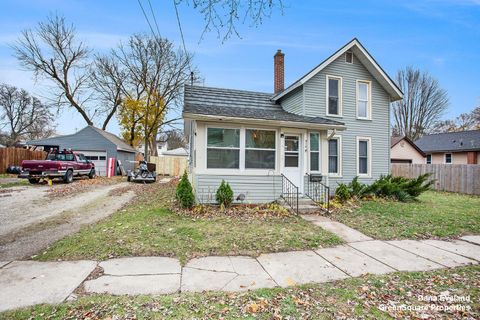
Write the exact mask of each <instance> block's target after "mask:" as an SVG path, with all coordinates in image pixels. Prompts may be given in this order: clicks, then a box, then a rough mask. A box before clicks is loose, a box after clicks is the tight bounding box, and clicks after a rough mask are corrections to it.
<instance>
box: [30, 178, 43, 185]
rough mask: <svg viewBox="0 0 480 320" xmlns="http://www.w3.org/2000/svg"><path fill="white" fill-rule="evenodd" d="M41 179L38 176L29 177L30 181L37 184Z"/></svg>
mask: <svg viewBox="0 0 480 320" xmlns="http://www.w3.org/2000/svg"><path fill="white" fill-rule="evenodd" d="M39 181H40V179H38V178H28V182H30V183H31V184H37V183H38V182H39Z"/></svg>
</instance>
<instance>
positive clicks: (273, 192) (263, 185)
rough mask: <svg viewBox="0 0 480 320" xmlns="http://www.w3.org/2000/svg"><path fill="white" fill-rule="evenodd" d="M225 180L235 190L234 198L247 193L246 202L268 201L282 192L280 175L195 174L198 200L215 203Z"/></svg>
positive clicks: (194, 180) (194, 182) (274, 198)
mask: <svg viewBox="0 0 480 320" xmlns="http://www.w3.org/2000/svg"><path fill="white" fill-rule="evenodd" d="M222 180H225V181H226V182H228V183H229V184H230V187H231V188H232V190H233V195H234V199H236V198H237V197H238V195H239V194H241V193H243V194H244V195H245V200H244V203H267V202H272V201H274V200H276V199H278V198H279V197H280V195H281V192H282V178H281V176H279V175H270V176H268V175H212V174H195V175H194V176H193V184H194V189H195V194H196V196H197V201H198V202H200V203H214V202H215V193H216V192H217V189H218V187H219V186H220V184H221V183H222Z"/></svg>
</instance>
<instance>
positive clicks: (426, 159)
mask: <svg viewBox="0 0 480 320" xmlns="http://www.w3.org/2000/svg"><path fill="white" fill-rule="evenodd" d="M428 156H430V163H428ZM425 163H426V164H432V155H431V154H427V155H426V156H425Z"/></svg>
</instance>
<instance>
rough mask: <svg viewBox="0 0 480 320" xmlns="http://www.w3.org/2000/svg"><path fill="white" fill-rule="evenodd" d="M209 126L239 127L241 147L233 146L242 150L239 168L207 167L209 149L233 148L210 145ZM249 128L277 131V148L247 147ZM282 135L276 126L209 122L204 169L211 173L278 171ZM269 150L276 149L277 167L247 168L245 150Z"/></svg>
mask: <svg viewBox="0 0 480 320" xmlns="http://www.w3.org/2000/svg"><path fill="white" fill-rule="evenodd" d="M209 128H217V129H239V130H240V147H239V148H233V149H235V150H239V151H240V155H239V168H208V167H207V162H208V161H207V160H208V156H207V152H208V149H209V148H210V149H232V148H229V147H208V129H209ZM247 129H252V130H265V131H274V132H275V149H256V148H246V141H245V135H246V130H247ZM279 140H280V137H279V134H278V129H276V128H264V127H250V126H241V125H240V126H239V125H234V124H227V123H225V124H208V125H205V149H204V152H205V165H204V168H203V170H205V173H211V174H230V173H231V174H247V173H251V174H263V173H265V174H268V173H271V172H272V171H274V172H277V171H278V167H279V162H278V159H279V153H280V147H279V143H280V141H279ZM247 149H248V150H268V151H272V150H273V151H275V169H261V168H245V150H247Z"/></svg>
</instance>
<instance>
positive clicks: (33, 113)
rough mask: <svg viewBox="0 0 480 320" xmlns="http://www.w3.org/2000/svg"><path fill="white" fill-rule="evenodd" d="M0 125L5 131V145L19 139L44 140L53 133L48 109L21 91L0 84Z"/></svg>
mask: <svg viewBox="0 0 480 320" xmlns="http://www.w3.org/2000/svg"><path fill="white" fill-rule="evenodd" d="M0 117H1V118H0V125H1V126H2V129H4V130H6V134H7V136H6V142H7V145H15V144H16V143H17V142H19V140H21V139H39V138H45V137H48V136H50V135H52V134H53V133H54V129H55V128H54V127H53V123H54V117H53V114H52V112H51V111H50V107H49V106H47V105H45V104H43V103H42V102H41V101H40V100H38V99H37V98H35V97H32V96H30V95H29V94H28V92H26V91H25V90H23V89H18V88H16V87H13V86H9V85H6V84H0Z"/></svg>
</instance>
